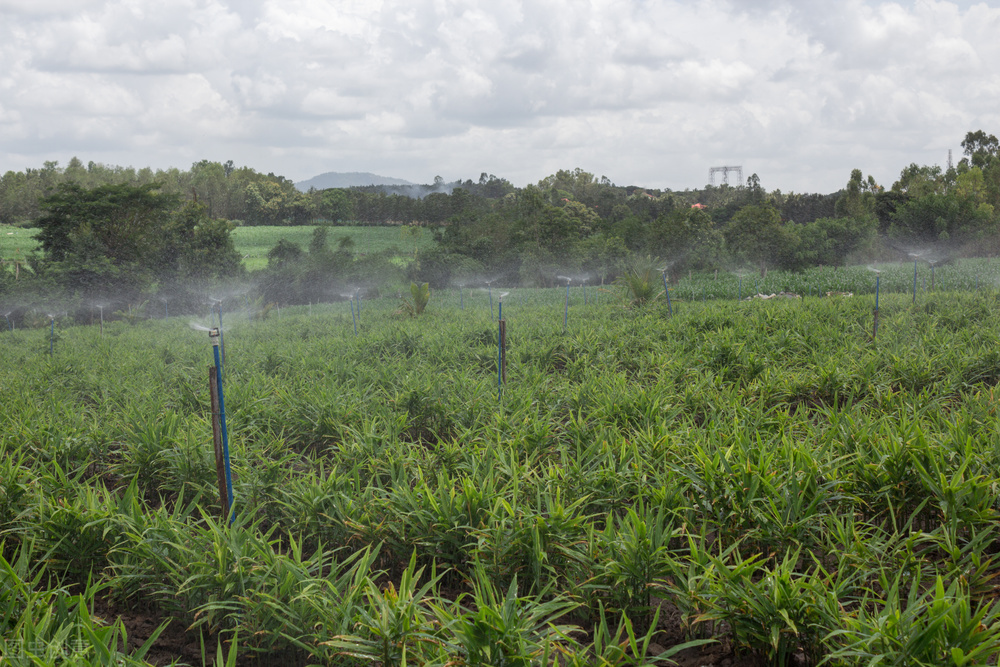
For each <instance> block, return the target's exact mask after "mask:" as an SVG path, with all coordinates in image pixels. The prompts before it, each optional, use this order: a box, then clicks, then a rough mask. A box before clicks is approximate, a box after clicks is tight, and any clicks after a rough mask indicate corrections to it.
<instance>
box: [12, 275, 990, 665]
mask: <svg viewBox="0 0 1000 667" xmlns="http://www.w3.org/2000/svg"><path fill="white" fill-rule="evenodd" d="M923 268H926V267H923ZM923 268H922V269H921V270H923ZM906 271H909V273H906ZM940 271H941V276H938V277H939V278H941V277H942V276H946V275H947V273H946V271H945V270H944V269H943V268H942V269H940ZM898 272H899V276H898V277H897V278H892V276H893V275H894V274H893V273H892V272H890V271H886V272H885V273H883V274H882V280H883V281H885V282H883V283H882V288H883V290H884V291H883V293H882V294H881V303H880V324H879V330H878V336H877V338H873V337H872V310H873V307H874V299H873V298H872V296H871V295H870V294H869V295H866V296H853V297H839V296H838V297H823V298H816V297H810V296H806V297H805V298H801V299H772V300H762V299H758V300H753V301H737V300H736V298H735V296H736V295H735V294H732V295H730V294H729V293H728V292H729V291H731V290H732V289H733V284H734V282H735V281H734V279H733V277H732V276H729V277H727V278H725V279H718V280H716V279H714V277H712V276H704V277H702V278H701V279H699V278H698V277H697V276H695V277H693V278H692V279H691V280H690V284H686V283H685V282H684V280H685V279H684V278H682V279H681V281H680V282H679V283H677V284H676V285H675V286H672V287H671V293H670V296H671V304H670V306H669V309H668V306H667V304H666V300H665V299H663V298H662V289H660V293H661V294H660V298H656V299H654V300H653V301H652V302H651V303H648V304H647V305H645V306H644V307H635V306H631V305H629V304H628V303H627V299H626V298H625V297H624V296H623V295H622V294H621V293H619V292H617V291H614V290H612V288H602V289H597V288H594V287H591V288H588V290H587V302H586V303H584V299H583V290H582V288H577V287H574V288H572V289H571V290H570V304H569V308H568V312H567V311H566V304H565V299H566V290H565V289H549V290H528V289H522V290H514V291H512V292H511V293H510V294H509V295H508V296H507V297H505V299H504V305H503V315H504V319H505V321H506V335H507V344H508V349H507V371H506V384H505V385H503V386H502V387H501V386H500V385H499V384H498V375H497V323H496V322H495V321H494V318H495V311H493V312H494V314H493V315H491V303H490V294H489V293H488V292H485V291H481V290H473V291H470V290H466V291H464V292H463V293H462V294H461V295H459V293H458V292H448V293H444V292H440V291H432V293H431V297H430V301H429V303H428V305H427V309H426V311H425V312H424V313H423V314H421V315H419V316H418V317H408V316H407V315H405V314H404V313H403V312H401V310H400V307H399V306H400V303H399V301H398V300H393V299H371V300H365V301H363V303H362V305H361V308H360V316H359V319H358V321H357V333H355V330H354V322H353V321H352V310H351V306H353V305H354V304H349V303H348V302H341V303H336V304H326V305H314V306H312V307H311V308H306V307H297V308H282V309H280V310H279V309H277V308H272V309H270V310H267V311H266V312H263V311H261V312H251V313H247V312H245V311H244V310H242V308H243V306H244V305H245V303H244V304H242V305H241V303H235V302H234V303H232V304H225V307H226V308H227V309H230V310H227V312H226V319H225V324H226V328H225V331H224V335H225V346H226V350H225V352H226V359H225V364H224V391H225V406H226V413H227V414H226V416H227V423H228V433H229V441H230V450H231V458H232V465H233V485H234V516H233V521H232V523H231V524H230V523H228V522H227V521H226V520H225V519H224V518H222V517H220V505H219V496H218V491H217V489H216V470H215V462H214V459H213V455H212V429H211V417H212V415H211V408H210V404H209V396H208V373H209V370H208V368H209V366H210V365H211V364H212V350H211V347H210V344H209V340H208V336H207V335H206V334H205V333H204V332H203V331H198V330H194V329H192V327H191V321H192V320H195V322H196V324H198V325H200V326H206V327H207V326H210V325H211V324H212V321H211V318H210V317H209V315H208V313H207V312H206V313H205V314H204V315H203V316H202V317H200V318H191V317H176V318H167V319H159V320H157V319H154V320H144V319H132V320H131V323H129V321H126V320H121V321H114V322H108V323H107V324H106V325H105V327H104V331H103V335H102V333H101V331H100V328H99V327H97V326H66V325H65V323H63V322H59V321H57V323H56V324H57V325H56V326H55V327H54V328H50V327H48V326H47V327H45V328H41V327H39V328H37V329H24V330H20V329H17V330H14V331H6V332H0V395H2V397H3V403H2V409H0V450H2V452H3V456H2V457H0V542H2V556H3V560H2V561H0V628H2V631H0V654H2V656H3V660H4V664H7V662H8V661H9V663H10V664H25V665H28V664H111V663H112V662H115V661H118V663H117V664H145V663H147V662H152V663H154V664H169V663H170V662H172V661H176V662H178V663H183V664H192V665H202V664H212V663H216V664H223V663H225V662H226V661H227V660H231V661H232V662H233V663H235V664H248V665H250V664H254V665H256V664H273V665H289V664H300V665H307V664H318V665H363V664H379V665H403V664H407V665H440V666H444V665H501V664H503V665H546V666H549V665H553V666H554V665H606V666H611V665H666V664H671V661H675V662H677V663H679V664H681V665H687V666H694V665H723V664H725V665H744V664H767V665H818V664H821V663H822V664H826V665H859V664H860V665H867V664H876V663H878V664H887V665H918V664H919V665H984V664H996V660H997V656H998V655H1000V608H998V607H997V606H996V594H997V588H996V586H997V582H996V575H997V573H998V571H1000V570H998V564H997V560H996V559H997V551H998V544H1000V543H998V537H1000V535H998V525H1000V524H998V522H997V518H998V516H997V510H998V485H1000V435H998V428H997V426H998V424H997V422H998V415H997V398H1000V397H997V396H995V395H994V394H995V392H996V391H997V383H998V381H1000V294H998V292H997V291H996V289H995V287H993V286H992V285H988V284H986V283H987V282H988V281H986V280H985V279H983V280H982V282H983V284H982V285H980V289H978V290H977V289H975V287H974V286H971V285H970V284H969V283H970V279H968V278H962V279H961V280H960V279H959V278H958V277H955V275H956V274H953V282H952V283H951V284H949V283H948V282H947V278H942V279H943V280H945V282H944V283H943V284H938V285H936V289H935V290H933V291H932V290H930V289H924V288H923V286H922V285H921V289H920V290H919V291H918V294H917V296H916V299H914V298H913V295H912V294H910V293H908V291H907V284H908V283H907V281H906V280H904V278H905V277H907V276H908V280H909V281H912V266H911V267H910V268H909V269H907V268H906V267H905V266H903V267H901V268H899V269H898ZM851 275H855V274H851ZM856 275H857V276H858V277H857V278H856V279H857V281H858V285H859V288H858V290H859V291H860V290H862V289H864V288H865V286H866V285H868V283H869V282H870V281H869V280H868V278H873V277H874V274H868V275H866V272H864V271H861V272H857V274H856ZM969 275H972V274H969ZM768 279H770V280H773V281H779V280H780V279H781V277H780V276H778V275H776V274H772V275H771V276H769V278H768ZM768 279H765V280H768ZM792 279H793V278H786V279H785V280H786V281H787V280H792ZM798 279H799V278H795V280H798ZM801 279H802V280H804V281H805V282H803V283H802V284H800V285H790V286H789V287H790V288H794V289H795V290H796V291H799V293H801V294H807V293H808V292H809V290H808V285H811V284H814V283H817V282H822V276H820V277H817V276H815V275H814V276H811V277H810V275H809V274H805V276H804V277H801ZM851 279H852V280H854V278H851ZM751 280H753V278H752V277H749V276H744V277H743V281H744V285H747V284H748V283H749V281H751ZM810 281H811V282H810ZM897 283H898V284H897ZM887 284H888V285H889V287H886V285H887ZM713 285H715V286H717V287H718V289H717V290H716V291H717V292H718V294H715V293H713V292H712V289H711V288H712V286H713ZM723 286H724V289H723ZM757 287H758V288H760V291H765V290H766V291H768V292H770V291H777V290H780V289H782V288H783V287H784V286H783V285H779V284H777V283H775V284H774V285H773V286H772V285H771V284H765V285H763V286H760V285H758V286H757ZM845 287H849V286H845ZM749 291H750V290H749V289H748V292H747V293H749ZM816 291H817V292H818V291H820V290H819V289H817V290H816ZM824 291H830V290H824ZM837 291H850V290H848V289H846V288H845V289H841V290H837ZM686 292H687V293H686ZM492 296H493V298H494V299H495V298H496V297H498V296H499V290H494V293H493V295H492ZM494 305H498V304H494ZM461 306H464V308H462V307H461ZM670 310H672V313H673V314H672V316H671V315H670ZM356 314H357V313H355V315H356ZM564 322H565V330H564ZM53 332H54V335H53ZM50 346H51V350H52V353H51V354H50V353H49V351H50Z"/></svg>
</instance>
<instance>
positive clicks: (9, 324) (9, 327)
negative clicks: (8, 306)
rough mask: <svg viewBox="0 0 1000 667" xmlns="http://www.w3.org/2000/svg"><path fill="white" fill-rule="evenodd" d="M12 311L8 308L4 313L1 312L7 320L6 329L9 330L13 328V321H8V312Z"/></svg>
mask: <svg viewBox="0 0 1000 667" xmlns="http://www.w3.org/2000/svg"><path fill="white" fill-rule="evenodd" d="M12 312H14V311H12V310H8V311H7V312H6V313H4V314H3V318H4V319H5V320H7V329H8V330H9V331H13V330H14V323H13V322H11V321H10V314H11V313H12Z"/></svg>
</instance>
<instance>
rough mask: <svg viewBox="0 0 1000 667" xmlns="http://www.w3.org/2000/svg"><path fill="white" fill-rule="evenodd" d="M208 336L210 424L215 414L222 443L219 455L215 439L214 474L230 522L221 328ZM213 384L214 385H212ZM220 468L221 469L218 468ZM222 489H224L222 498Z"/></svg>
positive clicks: (227, 441)
mask: <svg viewBox="0 0 1000 667" xmlns="http://www.w3.org/2000/svg"><path fill="white" fill-rule="evenodd" d="M208 338H209V340H210V341H211V342H212V353H213V354H214V356H215V368H214V371H215V373H214V375H210V378H214V380H215V382H214V383H212V382H211V381H210V382H209V386H210V389H211V390H212V417H213V420H212V426H213V427H214V426H215V417H216V416H217V417H218V425H219V429H218V432H219V434H220V436H221V445H222V446H221V450H222V451H221V454H222V456H219V454H220V452H219V449H220V448H219V446H218V444H219V439H217V440H216V457H215V468H216V474H217V476H218V478H219V498H220V500H222V510H223V512H224V513H225V514H226V515H227V516H228V517H229V523H230V524H232V522H233V519H234V518H235V512H234V510H233V507H234V503H233V473H232V468H231V467H230V464H229V431H228V430H227V428H226V402H225V399H224V397H223V392H222V363H221V361H220V356H219V346H220V344H221V342H222V328H221V327H220V328H215V329H210V330H209V332H208ZM213 384H214V386H212V385H213ZM216 408H217V409H216ZM213 431H214V429H213ZM220 468H221V469H222V470H220ZM223 478H225V486H223ZM223 489H224V490H225V497H224V498H223Z"/></svg>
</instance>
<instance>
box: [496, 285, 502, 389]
mask: <svg viewBox="0 0 1000 667" xmlns="http://www.w3.org/2000/svg"><path fill="white" fill-rule="evenodd" d="M502 321H503V299H502V298H501V299H500V317H498V318H497V400H498V401H499V400H500V398H501V397H502V396H503V325H502V324H500V322H502Z"/></svg>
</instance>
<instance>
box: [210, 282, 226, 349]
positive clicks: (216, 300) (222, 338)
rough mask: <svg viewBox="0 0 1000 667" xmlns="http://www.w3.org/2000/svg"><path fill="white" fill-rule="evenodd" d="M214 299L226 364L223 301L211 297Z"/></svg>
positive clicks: (220, 342)
mask: <svg viewBox="0 0 1000 667" xmlns="http://www.w3.org/2000/svg"><path fill="white" fill-rule="evenodd" d="M209 298H210V299H212V303H213V305H214V306H215V308H216V309H218V315H219V346H220V348H221V349H222V363H226V337H225V334H224V333H223V332H224V331H225V329H223V327H222V299H216V298H215V297H209Z"/></svg>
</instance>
